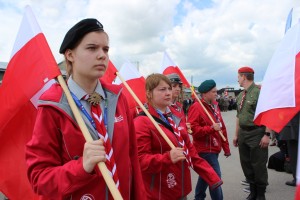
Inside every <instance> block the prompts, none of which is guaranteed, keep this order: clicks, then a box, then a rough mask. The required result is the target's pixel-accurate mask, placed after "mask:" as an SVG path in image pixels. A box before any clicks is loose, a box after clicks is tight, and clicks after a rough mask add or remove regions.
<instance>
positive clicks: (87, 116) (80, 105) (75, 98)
mask: <svg viewBox="0 0 300 200" xmlns="http://www.w3.org/2000/svg"><path fill="white" fill-rule="evenodd" d="M71 95H72V97H73V99H74V101H75V103H76V105H77V107H78V108H79V109H80V110H81V111H82V113H83V114H84V115H85V116H86V118H88V120H89V121H90V123H91V124H92V126H93V127H94V129H95V130H97V129H96V124H95V121H94V120H93V118H92V117H91V115H90V114H89V113H88V112H87V111H86V109H85V108H84V107H83V105H82V103H81V102H80V100H79V99H78V98H77V97H76V96H75V94H74V93H73V92H71ZM104 101H105V103H104V125H105V128H106V130H107V99H106V97H105V99H104ZM99 106H100V105H99Z"/></svg>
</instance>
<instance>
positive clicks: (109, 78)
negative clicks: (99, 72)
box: [100, 60, 118, 83]
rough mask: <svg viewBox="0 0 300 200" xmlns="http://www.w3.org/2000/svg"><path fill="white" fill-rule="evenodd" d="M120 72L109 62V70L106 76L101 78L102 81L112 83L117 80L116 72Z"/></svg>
mask: <svg viewBox="0 0 300 200" xmlns="http://www.w3.org/2000/svg"><path fill="white" fill-rule="evenodd" d="M117 71H118V70H117V69H116V67H115V65H114V64H113V63H112V62H111V60H109V62H108V66H107V70H106V72H105V74H104V75H103V76H102V77H101V78H100V79H101V80H102V81H104V82H107V83H112V82H113V81H114V80H115V78H116V76H117V75H116V72H117Z"/></svg>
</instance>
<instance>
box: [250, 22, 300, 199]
mask: <svg viewBox="0 0 300 200" xmlns="http://www.w3.org/2000/svg"><path fill="white" fill-rule="evenodd" d="M299 75H300V23H299V22H298V23H297V24H296V25H295V26H293V27H292V28H290V29H288V30H287V32H286V34H285V36H284V38H283V39H282V41H281V43H280V44H279V47H278V48H277V50H276V51H275V53H274V55H273V57H272V59H271V61H270V64H269V66H268V69H267V71H266V74H265V77H264V80H263V83H262V87H261V92H260V95H259V99H258V103H257V108H256V112H255V117H254V123H256V124H257V125H265V126H267V127H269V128H271V129H272V130H275V131H276V132H280V131H281V130H282V128H283V127H284V126H285V125H286V124H287V123H288V122H289V121H290V120H291V119H292V118H293V117H294V116H295V115H296V114H297V113H298V112H299V111H300V76H299ZM274 91H276V92H274ZM299 123H300V122H299ZM299 134H300V133H299ZM295 199H300V146H298V164H297V189H296V195H295Z"/></svg>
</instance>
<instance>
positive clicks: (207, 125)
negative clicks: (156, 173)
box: [188, 80, 231, 200]
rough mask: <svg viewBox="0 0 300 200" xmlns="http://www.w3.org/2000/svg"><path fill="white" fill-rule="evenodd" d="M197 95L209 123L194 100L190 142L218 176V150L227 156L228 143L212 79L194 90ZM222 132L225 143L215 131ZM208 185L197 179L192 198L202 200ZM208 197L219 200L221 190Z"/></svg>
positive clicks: (191, 112) (191, 111)
mask: <svg viewBox="0 0 300 200" xmlns="http://www.w3.org/2000/svg"><path fill="white" fill-rule="evenodd" d="M198 90H199V92H200V93H201V97H202V99H201V102H202V104H203V105H204V107H205V109H206V110H207V111H208V113H209V115H210V116H211V117H212V119H214V120H215V123H213V122H212V121H211V120H210V119H209V116H208V115H207V114H206V112H205V111H204V109H203V107H202V106H201V105H200V103H199V102H198V101H196V102H195V103H194V104H193V105H192V106H191V107H190V109H189V112H188V122H190V124H191V128H192V131H193V133H192V136H193V143H194V145H195V147H196V149H197V152H198V153H199V156H200V157H202V158H203V159H205V160H206V161H207V162H208V163H209V164H210V165H211V166H212V167H213V168H214V170H215V171H216V173H217V174H218V175H219V177H221V170H220V165H219V161H218V156H219V153H220V152H221V149H223V150H224V152H225V156H227V157H228V156H230V155H231V154H230V149H229V143H228V138H227V132H226V127H225V124H224V122H223V119H222V116H221V113H220V109H219V107H218V105H217V103H216V97H217V88H216V83H215V81H214V80H206V81H204V82H203V83H201V85H200V86H199V87H198ZM220 130H221V131H222V132H223V135H224V137H225V138H226V141H223V140H222V138H221V136H220V134H219V131H220ZM207 186H208V182H207V181H206V180H204V179H203V178H202V177H200V176H199V178H198V182H197V186H196V190H195V199H196V200H198V199H205V197H206V194H205V191H206V189H207ZM210 195H211V198H212V200H222V199H223V192H222V189H221V187H219V188H217V189H216V190H213V191H211V190H210Z"/></svg>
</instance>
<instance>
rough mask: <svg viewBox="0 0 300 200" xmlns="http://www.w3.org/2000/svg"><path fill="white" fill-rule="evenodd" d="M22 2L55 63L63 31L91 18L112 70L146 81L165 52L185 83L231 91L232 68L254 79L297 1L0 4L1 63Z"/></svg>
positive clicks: (83, 0) (135, 0)
mask: <svg viewBox="0 0 300 200" xmlns="http://www.w3.org/2000/svg"><path fill="white" fill-rule="evenodd" d="M195 2H196V3H197V2H198V1H194V3H195ZM179 3H180V4H179ZM198 3H200V2H198ZM26 4H29V5H31V7H32V9H33V11H34V13H35V15H36V18H37V20H38V22H39V24H40V26H41V28H42V30H43V32H44V34H45V36H46V38H47V40H48V43H49V46H50V48H51V50H52V52H53V54H54V56H55V58H56V60H57V61H61V60H62V56H61V55H59V53H58V50H59V47H60V44H61V42H62V40H63V37H64V35H65V33H66V32H67V31H68V30H69V28H70V27H71V26H72V25H74V24H75V23H76V22H78V21H79V20H81V19H83V18H87V17H93V18H97V19H98V20H99V21H100V22H101V23H102V24H103V25H104V29H105V30H106V32H108V34H109V36H110V46H111V50H110V57H111V60H112V61H113V62H114V64H115V65H116V67H117V68H120V67H121V65H122V64H123V62H125V61H126V60H129V61H131V62H133V63H138V65H139V68H140V71H141V73H142V74H143V75H144V76H147V75H148V74H150V73H153V72H158V70H159V68H160V65H161V62H162V58H163V51H164V50H167V51H168V53H169V54H170V56H171V58H172V59H173V60H174V62H175V63H176V64H178V66H179V67H180V68H181V69H182V71H183V72H184V73H185V75H186V78H187V79H188V80H190V79H191V76H192V75H193V80H194V81H193V82H194V84H195V85H199V84H200V82H201V81H203V80H205V79H210V78H213V79H215V80H216V82H217V84H218V87H224V86H227V85H229V86H237V84H236V76H237V75H236V70H237V68H238V67H240V66H242V65H249V66H252V67H253V68H254V69H255V71H256V74H255V76H256V80H257V81H261V79H262V78H263V74H264V72H265V70H266V67H267V65H268V62H269V60H270V58H271V56H272V54H273V52H274V51H275V48H276V46H277V45H278V43H279V41H280V39H281V38H282V36H283V34H284V28H285V20H286V17H287V15H288V12H289V11H290V9H291V8H292V7H296V8H297V9H298V10H295V11H294V18H293V21H294V22H293V23H295V22H296V21H297V20H298V18H299V16H300V15H299V13H300V9H299V7H300V2H299V1H298V0H286V1H282V0H264V1H261V0H251V1H244V0H214V1H213V3H211V4H210V5H209V6H208V7H205V6H204V7H202V9H199V6H195V5H194V4H193V2H192V1H187V0H183V1H181V2H180V1H179V0H168V1H165V0H156V1H147V0H128V1H122V0H110V1H97V0H76V1H72V0H52V1H46V0H39V1H37V0H31V1H29V0H28V1H18V0H11V1H9V3H7V2H4V1H0V15H1V16H5V17H2V18H1V19H0V23H1V27H0V29H2V30H1V35H0V60H1V61H8V60H9V57H10V52H11V50H12V47H13V43H14V40H15V37H16V34H17V31H18V28H19V25H20V23H21V18H22V14H23V12H24V7H25V5H26ZM178 6H181V7H180V9H179V10H180V11H181V12H180V13H178V11H179V10H178V8H179V7H178ZM182 11H185V12H182ZM176 14H179V15H180V17H178V16H176ZM183 14H185V15H183ZM296 16H298V17H296ZM178 20H180V21H178Z"/></svg>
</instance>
